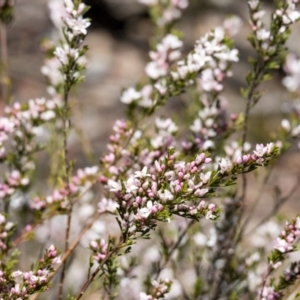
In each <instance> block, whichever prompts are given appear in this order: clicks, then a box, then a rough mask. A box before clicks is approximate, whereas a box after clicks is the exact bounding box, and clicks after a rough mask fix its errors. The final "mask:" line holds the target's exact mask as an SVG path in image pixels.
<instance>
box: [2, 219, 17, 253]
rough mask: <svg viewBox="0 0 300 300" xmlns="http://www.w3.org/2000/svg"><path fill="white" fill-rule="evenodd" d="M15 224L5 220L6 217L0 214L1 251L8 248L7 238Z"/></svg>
mask: <svg viewBox="0 0 300 300" xmlns="http://www.w3.org/2000/svg"><path fill="white" fill-rule="evenodd" d="M14 228H15V224H13V223H12V222H9V221H7V220H6V217H5V216H4V215H2V214H0V249H1V251H2V252H5V251H7V250H9V245H8V244H7V243H8V241H9V238H10V237H11V236H12V234H13V232H14Z"/></svg>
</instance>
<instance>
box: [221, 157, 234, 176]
mask: <svg viewBox="0 0 300 300" xmlns="http://www.w3.org/2000/svg"><path fill="white" fill-rule="evenodd" d="M219 166H220V168H221V170H220V172H221V173H222V174H223V173H225V172H226V171H227V170H229V169H230V168H231V167H232V163H231V162H230V161H229V160H227V159H225V158H222V159H221V161H220V162H219Z"/></svg>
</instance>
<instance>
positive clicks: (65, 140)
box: [58, 76, 73, 300]
mask: <svg viewBox="0 0 300 300" xmlns="http://www.w3.org/2000/svg"><path fill="white" fill-rule="evenodd" d="M65 84H66V85H65V88H64V107H63V121H64V123H63V124H64V125H63V152H64V168H65V174H64V175H65V176H64V177H65V178H64V180H65V183H66V185H67V186H69V184H70V162H69V159H68V134H69V130H70V127H71V120H70V116H69V91H70V87H69V80H68V76H67V79H66V83H65ZM67 200H68V202H69V205H70V207H69V210H68V216H67V226H66V237H65V250H64V251H65V252H66V251H67V250H68V248H69V238H70V230H71V222H72V211H73V204H72V199H70V197H69V198H68V199H67ZM65 273H66V263H63V266H62V271H61V277H60V282H59V292H58V299H59V300H62V299H63V285H64V279H65Z"/></svg>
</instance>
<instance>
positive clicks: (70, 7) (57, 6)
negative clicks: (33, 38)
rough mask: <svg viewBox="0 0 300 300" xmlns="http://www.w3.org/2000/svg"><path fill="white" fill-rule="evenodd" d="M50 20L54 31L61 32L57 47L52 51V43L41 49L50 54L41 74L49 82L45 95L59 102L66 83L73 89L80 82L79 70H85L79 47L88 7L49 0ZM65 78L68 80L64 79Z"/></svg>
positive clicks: (81, 51) (87, 24) (84, 61)
mask: <svg viewBox="0 0 300 300" xmlns="http://www.w3.org/2000/svg"><path fill="white" fill-rule="evenodd" d="M49 8H50V12H51V19H52V21H53V23H54V25H55V26H56V27H57V29H59V30H61V31H62V39H61V40H60V45H59V46H57V47H54V48H53V45H51V43H50V44H49V43H44V44H43V48H44V50H45V51H47V53H48V54H49V55H48V57H47V58H46V60H45V64H44V66H43V67H42V69H41V71H42V73H43V75H45V76H46V78H47V81H48V84H49V86H48V93H49V94H50V95H51V96H52V97H53V98H54V99H58V100H61V94H62V90H63V88H64V85H65V82H68V85H70V86H71V85H73V84H74V83H76V82H77V81H80V80H82V75H81V73H80V72H81V70H83V69H84V68H85V65H86V58H85V56H84V54H85V51H86V48H85V47H81V45H82V43H83V40H84V37H85V36H86V34H87V28H88V27H89V26H90V24H91V23H90V21H89V20H88V19H86V18H83V15H84V14H85V13H86V11H87V10H88V9H87V6H86V5H85V4H83V3H80V2H78V3H77V2H73V1H71V0H65V1H64V2H62V1H61V0H52V1H51V2H50V3H49ZM65 74H67V77H65Z"/></svg>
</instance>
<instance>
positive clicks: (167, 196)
mask: <svg viewBox="0 0 300 300" xmlns="http://www.w3.org/2000/svg"><path fill="white" fill-rule="evenodd" d="M158 196H159V198H160V199H161V200H162V201H169V200H173V199H174V196H173V195H172V193H171V192H170V191H169V190H164V191H158Z"/></svg>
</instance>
